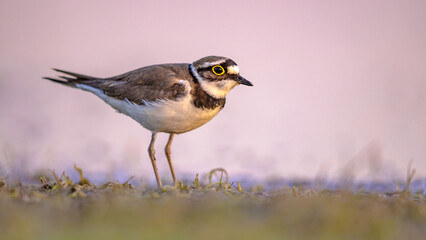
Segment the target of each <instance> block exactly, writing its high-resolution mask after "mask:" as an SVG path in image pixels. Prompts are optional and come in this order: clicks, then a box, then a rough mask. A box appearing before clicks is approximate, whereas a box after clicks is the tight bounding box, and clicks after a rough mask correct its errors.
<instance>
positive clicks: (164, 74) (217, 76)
mask: <svg viewBox="0 0 426 240" xmlns="http://www.w3.org/2000/svg"><path fill="white" fill-rule="evenodd" d="M54 70H55V71H57V72H60V73H62V74H65V76H59V77H58V78H51V77H45V78H44V79H48V80H51V81H53V82H57V83H60V84H63V85H66V86H70V87H74V88H79V89H82V90H85V91H88V92H92V93H94V94H95V95H96V96H98V97H99V98H101V99H102V100H104V101H105V102H106V103H107V104H109V105H110V106H111V107H113V108H114V109H115V110H117V111H118V112H120V113H123V114H125V115H128V116H129V117H131V118H133V119H134V120H135V121H137V122H138V123H140V124H141V125H142V126H143V127H144V128H146V129H148V130H150V131H151V132H152V135H151V143H150V144H149V148H148V153H149V157H150V159H151V162H152V166H153V168H154V173H155V178H156V180H157V185H158V187H161V186H162V183H161V179H160V176H159V174H158V169H157V164H156V159H155V150H154V142H155V139H156V136H157V133H159V132H164V133H168V134H170V136H169V140H168V142H167V145H166V147H165V153H166V157H167V160H168V162H169V165H170V170H171V173H172V177H173V181H174V183H176V175H175V172H174V170H173V165H172V161H171V150H170V147H171V144H172V141H173V137H174V135H175V134H180V133H185V132H188V131H191V130H193V129H195V128H198V127H200V126H202V125H203V124H205V123H206V122H208V121H210V120H211V119H212V118H213V117H214V116H216V114H218V113H219V111H220V110H222V109H223V107H224V106H225V97H226V94H227V93H228V92H229V91H230V90H231V89H232V88H234V87H235V86H236V85H239V84H243V85H247V86H253V84H252V83H251V82H249V81H248V80H246V79H245V78H243V77H242V76H240V72H239V68H238V66H237V64H236V63H235V62H234V61H233V60H231V59H229V58H227V57H219V56H208V57H204V58H201V59H200V60H197V61H195V62H193V63H192V64H187V63H178V64H160V65H152V66H147V67H142V68H139V69H136V70H133V71H130V72H127V73H124V74H121V75H118V76H115V77H109V78H97V77H91V76H87V75H82V74H78V73H73V72H68V71H63V70H59V69H54Z"/></svg>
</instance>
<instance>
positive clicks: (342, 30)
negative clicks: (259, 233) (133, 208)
mask: <svg viewBox="0 0 426 240" xmlns="http://www.w3.org/2000/svg"><path fill="white" fill-rule="evenodd" d="M425 23H426V1H390V0H383V1H372V0H368V1H214V2H213V1H203V2H201V1H149V2H148V1H147V2H144V1H56V0H52V1H16V0H13V1H12V0H2V1H1V2H0V151H1V152H0V153H1V154H0V174H2V175H5V174H9V175H13V174H17V173H21V172H25V173H31V172H35V171H36V169H47V168H54V169H56V170H57V171H61V170H63V169H69V168H70V167H71V166H72V165H73V164H74V163H77V164H78V165H79V166H81V167H83V168H84V169H86V171H87V172H89V173H93V174H95V173H97V174H104V175H108V174H114V171H120V172H124V173H125V175H126V176H127V175H137V176H143V177H147V176H148V177H149V178H150V179H153V178H152V177H153V174H152V167H151V163H150V162H149V158H148V155H147V152H146V149H147V146H148V143H149V139H150V133H149V132H148V131H147V130H145V129H143V128H142V127H140V126H139V125H138V124H137V123H136V122H134V121H133V120H132V119H130V118H128V117H126V116H124V115H121V114H117V113H115V112H114V111H113V110H112V108H110V107H109V106H107V105H106V104H105V103H103V102H102V101H101V100H100V99H97V98H96V97H95V96H94V95H92V94H89V93H86V92H83V91H79V90H75V89H71V88H65V87H62V86H59V85H57V84H53V83H51V82H47V81H44V80H42V79H41V77H42V76H54V75H55V73H54V72H53V71H51V70H50V68H51V67H57V68H62V69H66V70H70V71H75V72H79V73H84V74H88V75H94V76H100V77H108V76H112V75H117V74H121V73H123V72H126V71H129V70H133V69H136V68H139V67H142V66H146V65H150V64H158V63H169V62H192V61H195V60H197V59H199V58H201V57H204V56H206V55H223V56H228V57H231V58H232V59H233V60H235V61H236V62H237V63H238V64H239V66H240V71H241V74H242V75H243V76H244V77H246V78H247V79H249V80H250V81H252V82H253V83H254V87H252V88H248V87H245V86H239V87H237V88H235V89H234V90H232V91H231V92H230V94H229V95H228V98H227V100H228V101H227V105H226V107H225V109H224V110H223V111H222V112H221V113H220V114H219V115H218V116H217V117H216V118H215V119H213V120H212V121H211V122H209V123H208V124H206V125H205V126H203V127H201V128H199V129H197V130H195V131H192V132H189V133H186V134H183V135H179V136H177V137H176V138H175V142H174V144H173V148H172V151H173V158H174V164H175V168H176V171H177V173H178V175H180V176H182V175H183V174H191V176H192V175H194V174H195V173H205V172H207V171H209V170H210V169H212V168H215V167H225V168H226V169H228V171H229V172H230V173H231V175H234V176H235V175H238V174H248V175H251V176H253V177H273V176H278V177H290V178H293V177H306V178H314V177H316V176H318V175H321V174H324V175H325V176H330V177H338V176H340V174H345V175H346V174H349V173H350V172H351V171H352V174H354V175H355V176H357V177H358V178H363V177H373V178H395V177H401V176H405V171H406V166H407V164H408V162H409V161H410V160H411V159H412V160H413V166H414V167H415V168H417V172H418V174H417V176H425V173H426V107H425V104H426V65H425V64H426V26H425ZM166 140H167V136H166V135H164V134H163V135H160V137H159V139H158V141H157V145H156V146H157V148H156V149H157V158H158V161H159V168H160V172H161V174H162V176H163V177H166V178H170V174H169V170H168V167H167V163H166V160H165V156H164V153H163V147H164V145H165V142H166ZM347 170H349V173H348V172H347Z"/></svg>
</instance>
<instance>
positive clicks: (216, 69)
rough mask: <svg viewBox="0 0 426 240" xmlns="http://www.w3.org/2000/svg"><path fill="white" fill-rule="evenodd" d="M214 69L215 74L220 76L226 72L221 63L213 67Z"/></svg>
mask: <svg viewBox="0 0 426 240" xmlns="http://www.w3.org/2000/svg"><path fill="white" fill-rule="evenodd" d="M212 71H213V73H214V74H216V75H218V76H220V75H222V74H224V73H225V69H223V67H222V66H220V65H215V66H213V67H212Z"/></svg>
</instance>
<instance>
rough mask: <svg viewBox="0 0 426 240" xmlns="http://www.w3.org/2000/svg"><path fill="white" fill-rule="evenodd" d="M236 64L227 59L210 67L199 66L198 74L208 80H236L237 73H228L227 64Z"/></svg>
mask: <svg viewBox="0 0 426 240" xmlns="http://www.w3.org/2000/svg"><path fill="white" fill-rule="evenodd" d="M236 65H237V64H236V63H235V62H234V61H232V60H231V59H228V60H227V61H225V62H223V63H221V64H220V65H214V66H211V67H205V68H199V69H197V72H198V74H199V75H200V76H201V77H203V78H204V79H206V80H208V81H220V80H224V79H234V80H238V74H228V73H227V68H228V66H236Z"/></svg>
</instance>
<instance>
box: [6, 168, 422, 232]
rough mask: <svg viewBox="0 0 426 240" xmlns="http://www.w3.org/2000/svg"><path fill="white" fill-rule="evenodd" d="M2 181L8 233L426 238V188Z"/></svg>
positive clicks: (81, 179)
mask: <svg viewBox="0 0 426 240" xmlns="http://www.w3.org/2000/svg"><path fill="white" fill-rule="evenodd" d="M76 169H77V170H78V171H80V177H81V178H80V183H74V182H72V181H71V180H70V179H69V178H68V177H67V176H66V175H65V174H63V175H62V176H61V177H58V176H56V174H53V175H55V176H56V177H55V178H56V179H55V178H53V179H55V180H53V181H49V180H47V179H46V178H42V179H41V183H40V184H39V185H35V186H23V185H20V184H17V185H8V184H7V183H6V182H5V181H3V180H0V239H2V240H6V239H58V240H60V239H324V240H325V239H327V240H329V239H339V240H340V239H375V240H377V239H424V236H426V206H425V196H424V195H423V194H411V193H410V192H409V191H401V192H396V193H391V194H378V193H351V192H349V191H344V190H341V191H328V190H323V191H319V190H316V191H314V190H312V189H306V188H303V187H299V188H298V187H293V188H288V187H286V186H283V188H282V189H276V190H274V191H269V192H258V191H257V190H256V189H255V188H253V189H242V188H241V187H239V184H238V183H233V184H226V183H224V182H223V181H219V182H217V183H211V184H208V183H205V184H203V183H200V182H199V181H198V178H196V179H195V180H194V182H193V183H192V184H191V185H184V184H178V185H177V186H174V187H172V186H166V187H163V188H161V189H150V188H147V187H138V188H135V187H133V186H132V185H131V184H129V181H127V182H125V183H111V182H109V183H105V184H103V185H101V186H95V185H92V184H90V181H88V180H87V179H85V178H84V177H83V174H82V172H81V169H79V168H76Z"/></svg>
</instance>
